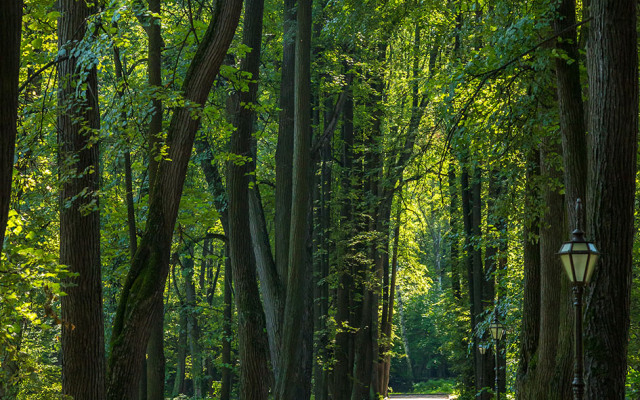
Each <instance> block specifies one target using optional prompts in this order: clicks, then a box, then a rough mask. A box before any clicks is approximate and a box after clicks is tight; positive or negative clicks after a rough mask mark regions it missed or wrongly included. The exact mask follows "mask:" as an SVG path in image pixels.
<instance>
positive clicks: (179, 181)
mask: <svg viewBox="0 0 640 400" xmlns="http://www.w3.org/2000/svg"><path fill="white" fill-rule="evenodd" d="M217 6H218V7H217V9H216V13H215V15H214V16H213V19H212V20H211V23H210V25H209V28H208V29H207V32H206V33H205V35H204V37H203V38H202V41H201V43H200V46H199V47H198V49H197V51H196V54H195V56H194V59H193V61H192V63H191V65H190V67H189V70H188V72H187V75H186V77H185V81H184V84H183V89H182V91H183V94H184V96H185V99H186V100H189V101H190V102H191V103H192V104H204V103H205V102H206V99H207V97H208V94H209V91H210V89H211V86H212V84H213V80H214V79H215V77H216V76H217V73H218V70H219V67H220V65H221V63H222V61H223V59H224V57H225V55H226V52H227V49H228V47H229V44H230V43H231V40H232V38H233V34H234V32H235V28H236V26H237V24H238V20H239V17H240V11H241V9H242V1H241V0H225V1H221V2H220V3H219V4H217ZM198 126H199V120H198V119H193V118H192V111H191V107H189V108H179V109H176V110H175V111H174V114H173V117H172V120H171V125H170V127H169V131H168V134H167V145H168V157H167V158H168V159H169V160H171V161H170V162H168V161H167V162H161V163H160V165H159V167H158V173H157V174H158V175H157V179H156V180H155V184H154V189H153V191H152V192H151V196H150V201H149V216H148V218H147V227H146V229H145V233H144V235H143V237H142V240H141V242H140V245H139V247H138V251H137V253H136V256H135V257H134V259H133V262H132V266H131V269H130V271H129V274H128V276H127V279H126V282H125V285H124V288H123V292H122V296H121V299H120V302H119V304H118V310H117V313H116V318H115V322H114V328H113V333H112V341H111V345H112V352H111V357H110V359H109V369H108V380H107V396H108V399H109V400H124V399H127V400H129V399H134V398H135V397H136V393H137V390H136V386H137V382H138V380H139V379H140V375H141V363H140V362H139V360H141V359H142V357H143V355H144V350H145V348H146V343H147V340H148V338H149V335H150V326H151V321H152V319H153V317H154V314H156V313H158V310H157V308H155V307H154V305H153V304H154V303H153V302H154V300H157V298H162V294H163V291H164V286H165V285H164V284H165V281H166V277H167V272H168V270H169V255H170V254H169V253H170V248H171V237H172V233H173V228H174V225H175V221H176V218H177V213H178V205H179V203H180V197H181V195H182V188H183V183H184V179H185V177H186V171H187V165H188V163H189V158H190V155H191V147H192V146H193V141H194V138H195V133H196V131H197V129H198Z"/></svg>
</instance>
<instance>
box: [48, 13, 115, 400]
mask: <svg viewBox="0 0 640 400" xmlns="http://www.w3.org/2000/svg"><path fill="white" fill-rule="evenodd" d="M59 6H60V13H61V16H60V18H59V21H58V47H59V48H60V51H66V53H67V54H73V50H74V46H76V45H77V43H78V42H80V41H82V40H84V39H85V34H86V33H87V23H88V20H89V17H90V15H91V11H90V10H89V8H88V6H87V4H86V3H85V2H79V1H73V0H61V1H60V2H59ZM58 75H59V77H58V81H59V85H60V88H59V91H58V103H59V105H60V110H63V111H61V112H60V114H59V115H58V146H59V161H58V162H59V175H60V181H61V184H62V188H61V189H62V190H61V193H60V206H61V209H60V263H61V264H65V265H68V267H69V271H71V272H73V273H76V274H77V277H76V278H70V279H69V280H67V282H66V284H67V287H66V288H65V291H66V292H67V295H66V296H63V297H62V299H61V306H62V307H61V309H62V313H61V314H62V321H63V324H62V393H63V394H65V395H69V396H72V397H73V398H74V399H77V400H84V399H87V400H89V399H92V400H101V399H104V398H105V360H104V321H103V316H102V278H101V273H100V268H101V263H100V211H99V204H98V190H99V180H100V179H99V178H100V172H99V171H100V165H99V150H98V145H97V137H98V130H99V128H100V114H99V112H98V76H97V71H96V66H95V65H86V64H83V62H82V61H79V60H78V58H77V57H75V56H71V57H69V58H68V59H67V60H66V61H63V62H60V63H59V64H58ZM81 76H86V78H81ZM78 79H83V82H82V85H79V84H78V85H77V86H78V87H82V86H83V85H86V89H85V90H84V91H81V92H78V91H77V90H76V89H75V88H76V84H77V83H78V82H77V80H78ZM83 193H86V194H83Z"/></svg>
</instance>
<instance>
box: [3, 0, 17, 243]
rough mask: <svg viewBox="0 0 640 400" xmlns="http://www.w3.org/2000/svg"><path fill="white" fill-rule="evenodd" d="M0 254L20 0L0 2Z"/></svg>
mask: <svg viewBox="0 0 640 400" xmlns="http://www.w3.org/2000/svg"><path fill="white" fill-rule="evenodd" d="M0 21H3V22H2V24H1V25H2V26H0V54H2V62H0V93H2V96H0V253H1V252H2V245H3V243H4V231H5V229H6V228H7V220H8V215H9V202H10V201H11V180H12V176H13V155H14V152H15V147H16V132H17V120H18V83H19V73H20V36H21V32H22V0H15V1H3V2H2V4H0Z"/></svg>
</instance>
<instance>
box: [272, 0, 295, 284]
mask: <svg viewBox="0 0 640 400" xmlns="http://www.w3.org/2000/svg"><path fill="white" fill-rule="evenodd" d="M283 35H284V39H283V45H282V46H283V48H282V72H281V82H280V110H281V111H280V122H279V126H278V145H277V148H276V203H275V207H276V210H275V213H276V216H275V227H274V229H275V248H276V251H275V263H276V266H277V269H278V276H279V277H280V284H281V287H282V290H283V292H286V286H287V282H286V281H287V279H286V277H287V270H288V267H287V264H288V259H289V231H290V226H291V193H292V191H293V181H292V179H293V141H294V140H293V138H294V134H293V130H294V107H295V103H294V94H295V54H296V51H295V50H296V0H285V1H284V14H283Z"/></svg>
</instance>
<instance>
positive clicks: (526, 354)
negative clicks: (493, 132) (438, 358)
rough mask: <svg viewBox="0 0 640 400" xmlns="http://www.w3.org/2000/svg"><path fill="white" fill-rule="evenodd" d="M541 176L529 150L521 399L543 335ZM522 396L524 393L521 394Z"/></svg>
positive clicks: (535, 152) (537, 160)
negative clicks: (541, 299) (541, 309)
mask: <svg viewBox="0 0 640 400" xmlns="http://www.w3.org/2000/svg"><path fill="white" fill-rule="evenodd" d="M539 176H540V151H538V150H537V149H532V150H529V151H528V154H527V161H526V182H525V194H524V196H525V198H524V204H525V207H524V209H525V210H526V211H525V214H524V219H525V221H524V227H523V264H524V294H523V300H522V303H523V305H522V328H521V329H520V361H519V365H518V376H517V381H516V393H517V394H518V398H519V399H526V398H528V395H526V394H524V393H527V392H529V390H527V387H530V386H532V383H531V382H533V380H534V373H535V365H536V362H535V361H536V360H535V357H536V352H537V351H538V342H539V337H540V239H539V236H540V218H539V217H538V215H537V213H536V212H534V213H531V210H534V209H535V208H534V206H535V204H537V203H538V201H539V198H540V193H539V189H538V187H537V184H536V179H538V177H539ZM521 396H523V397H521Z"/></svg>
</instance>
